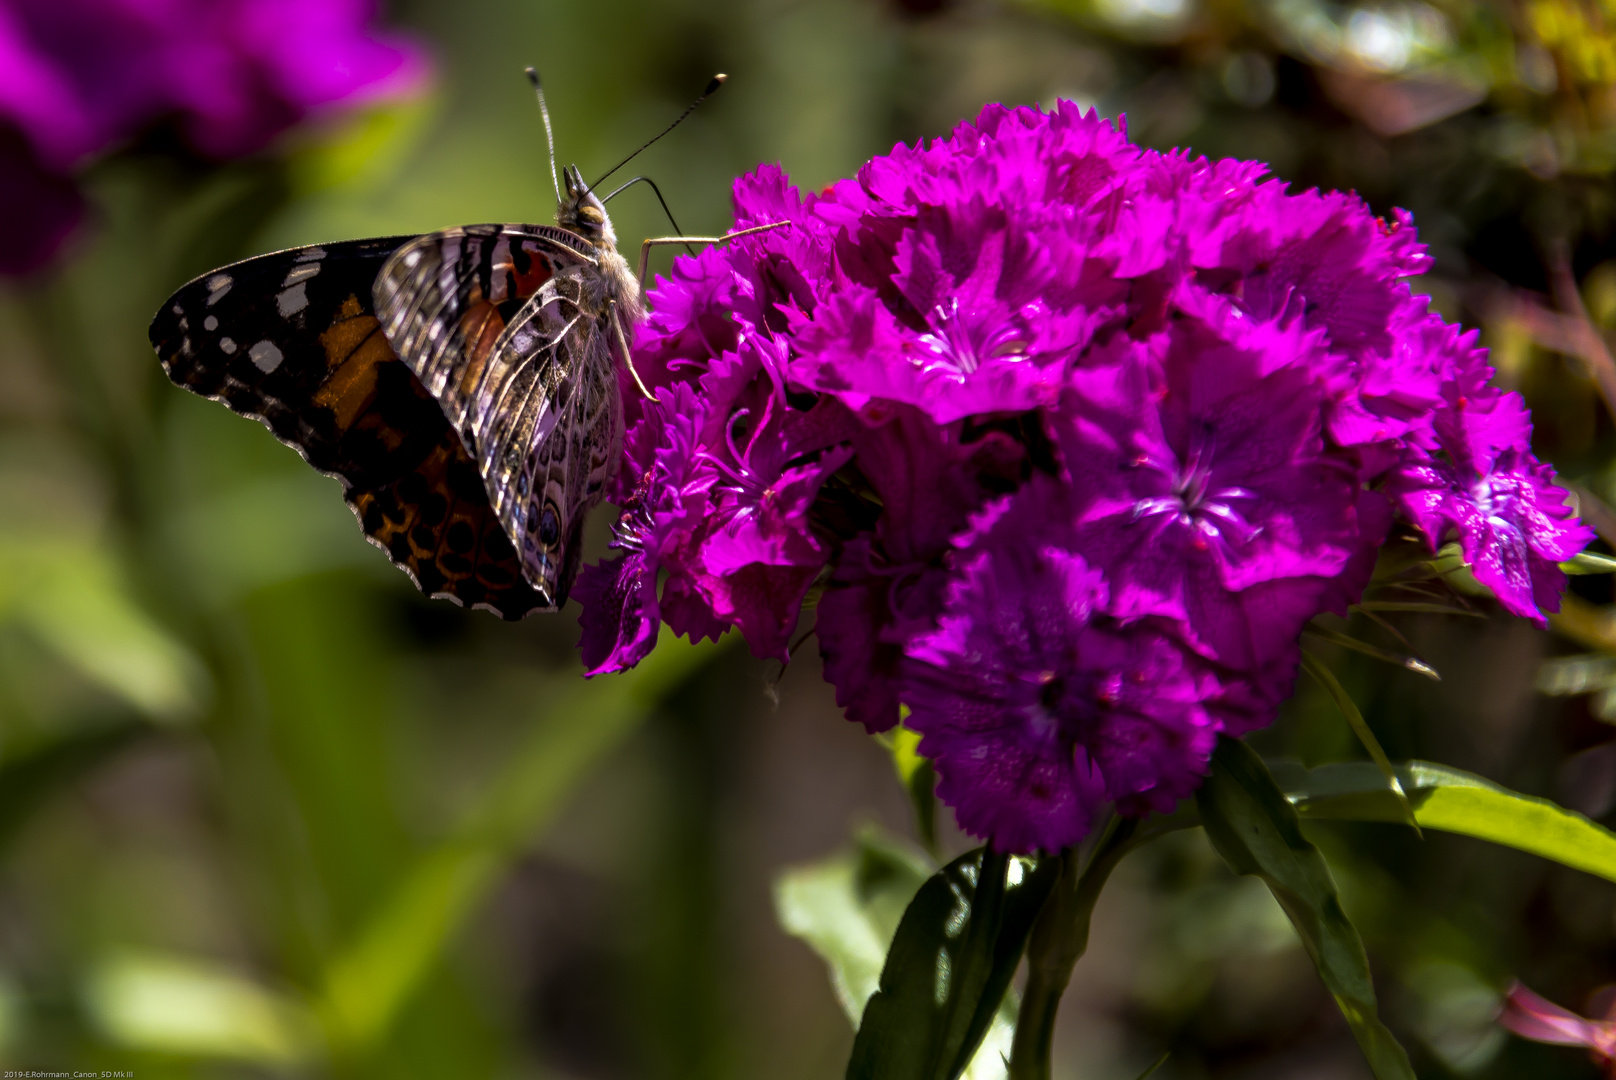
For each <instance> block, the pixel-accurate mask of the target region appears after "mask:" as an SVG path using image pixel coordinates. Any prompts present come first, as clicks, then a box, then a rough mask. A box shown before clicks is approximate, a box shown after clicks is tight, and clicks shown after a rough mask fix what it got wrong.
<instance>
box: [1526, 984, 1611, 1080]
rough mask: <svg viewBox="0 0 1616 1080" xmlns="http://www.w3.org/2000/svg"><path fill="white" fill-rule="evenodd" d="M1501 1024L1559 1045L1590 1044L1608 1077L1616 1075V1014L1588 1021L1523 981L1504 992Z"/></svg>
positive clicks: (1530, 1036)
mask: <svg viewBox="0 0 1616 1080" xmlns="http://www.w3.org/2000/svg"><path fill="white" fill-rule="evenodd" d="M1498 1023H1499V1025H1500V1026H1502V1027H1504V1028H1505V1029H1507V1030H1509V1031H1513V1032H1514V1033H1515V1034H1517V1035H1519V1036H1520V1037H1521V1038H1523V1039H1531V1040H1532V1041H1533V1042H1543V1043H1554V1044H1555V1045H1558V1046H1586V1047H1587V1048H1588V1050H1589V1052H1590V1054H1591V1056H1592V1057H1593V1058H1594V1059H1595V1060H1596V1061H1598V1062H1600V1064H1601V1065H1602V1066H1603V1068H1604V1073H1605V1075H1606V1076H1607V1077H1616V1017H1613V1016H1607V1017H1606V1018H1605V1019H1603V1020H1588V1019H1584V1018H1583V1017H1581V1016H1578V1015H1577V1014H1576V1013H1574V1012H1571V1011H1570V1010H1569V1009H1562V1008H1561V1007H1560V1006H1558V1005H1556V1004H1555V1003H1554V1002H1552V1001H1549V1000H1547V999H1546V998H1543V997H1539V996H1538V995H1537V994H1534V993H1533V992H1532V991H1530V990H1528V989H1527V988H1526V987H1525V986H1522V985H1521V984H1520V983H1518V982H1517V983H1513V984H1511V985H1510V988H1509V992H1508V993H1507V994H1505V995H1504V1004H1503V1010H1502V1011H1501V1012H1500V1013H1499V1014H1498Z"/></svg>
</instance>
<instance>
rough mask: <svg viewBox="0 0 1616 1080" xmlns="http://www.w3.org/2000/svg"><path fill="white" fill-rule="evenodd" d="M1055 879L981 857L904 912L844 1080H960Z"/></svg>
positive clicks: (928, 888) (951, 869)
mask: <svg viewBox="0 0 1616 1080" xmlns="http://www.w3.org/2000/svg"><path fill="white" fill-rule="evenodd" d="M1058 872H1059V860H1057V859H1044V860H1041V861H1040V862H1039V863H1036V864H1028V863H1026V862H1024V861H1022V860H1012V859H1011V858H1010V857H1009V856H1006V855H1002V854H998V853H995V852H992V851H986V850H984V849H980V848H979V849H977V850H976V851H972V852H969V853H967V854H965V855H962V856H960V857H959V858H958V859H955V860H954V861H953V862H951V863H949V864H948V865H947V866H945V867H943V869H941V870H939V871H938V872H937V873H936V874H934V875H933V876H932V877H931V878H930V879H929V880H928V881H927V882H926V883H925V884H924V885H922V886H921V887H920V891H919V892H918V893H916V894H915V898H914V900H913V901H911V902H910V904H909V907H908V908H907V909H906V910H905V911H904V914H903V919H902V921H901V922H900V923H899V924H898V932H897V934H896V935H895V936H894V938H893V941H892V948H891V949H890V950H889V951H888V953H887V958H886V964H885V965H884V966H883V967H882V969H881V981H880V986H879V989H878V990H877V991H876V993H875V994H874V995H873V996H872V997H871V998H870V1000H869V1003H868V1004H867V1005H865V1007H864V1017H863V1020H862V1021H861V1023H860V1024H859V1031H858V1035H857V1037H856V1038H855V1039H854V1041H853V1054H852V1058H851V1060H850V1061H849V1062H848V1065H847V1076H848V1080H954V1078H955V1077H958V1076H960V1075H961V1074H962V1073H963V1072H964V1071H965V1068H966V1066H967V1065H968V1064H969V1063H970V1061H971V1058H972V1056H973V1055H974V1054H975V1052H976V1048H977V1045H978V1044H979V1043H980V1042H981V1041H982V1037H983V1036H984V1035H985V1034H986V1033H987V1031H988V1028H989V1027H990V1026H991V1025H992V1023H993V1019H994V1016H995V1015H996V1014H997V1012H998V1010H999V1003H1000V1001H1001V1000H1002V999H1003V998H1004V995H1005V991H1006V990H1007V989H1009V986H1010V980H1011V978H1012V977H1013V976H1014V975H1015V971H1016V966H1017V965H1018V964H1019V963H1020V962H1021V954H1022V951H1023V950H1024V949H1025V948H1026V945H1027V935H1028V933H1029V932H1030V931H1031V930H1032V924H1033V920H1034V919H1035V918H1037V915H1038V911H1039V909H1040V908H1041V907H1042V906H1043V902H1044V900H1045V899H1047V897H1048V895H1049V890H1050V888H1051V887H1053V885H1054V882H1055V879H1056V876H1057V875H1058Z"/></svg>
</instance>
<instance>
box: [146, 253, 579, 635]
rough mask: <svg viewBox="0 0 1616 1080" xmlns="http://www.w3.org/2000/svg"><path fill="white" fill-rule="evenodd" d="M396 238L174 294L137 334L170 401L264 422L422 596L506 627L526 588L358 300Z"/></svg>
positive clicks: (471, 466)
mask: <svg viewBox="0 0 1616 1080" xmlns="http://www.w3.org/2000/svg"><path fill="white" fill-rule="evenodd" d="M411 239H412V238H411V237H390V238H383V239H376V240H356V241H349V242H346V243H340V244H327V245H324V246H321V247H307V248H299V249H295V250H291V251H284V252H278V253H275V254H272V255H264V256H261V257H259V258H256V259H250V260H247V261H246V262H242V263H237V264H235V265H233V266H228V267H225V268H223V269H221V270H216V271H214V272H213V273H211V274H206V275H204V276H202V277H200V278H197V279H196V280H195V281H193V282H191V283H190V284H188V285H186V286H184V287H183V288H181V289H180V290H179V291H177V292H176V293H175V294H174V295H173V296H172V297H170V298H169V300H168V301H167V302H166V303H165V304H164V305H163V307H162V309H161V310H160V311H159V312H158V314H157V317H156V318H155V319H154V320H153V321H152V325H151V332H150V333H151V341H152V345H153V347H154V348H155V349H156V350H157V353H158V356H159V357H160V358H161V359H162V362H163V368H164V370H165V371H166V372H167V373H168V376H169V378H170V379H172V380H173V381H174V382H175V383H177V384H178V385H180V386H182V387H185V388H186V389H188V390H191V391H193V392H195V393H198V394H201V395H203V396H206V397H210V398H213V399H215V400H218V401H221V402H223V403H224V404H225V405H227V406H229V407H230V408H231V409H233V410H235V411H236V412H238V413H241V414H243V415H245V416H250V417H253V418H254V419H257V420H260V421H261V422H263V423H264V424H265V425H266V426H267V427H269V429H270V430H271V431H273V432H274V433H275V435H276V437H278V438H279V439H280V440H281V441H282V442H285V443H287V444H288V445H290V446H292V447H294V448H296V449H297V450H298V451H299V452H300V453H301V454H302V455H303V457H304V458H305V459H307V460H308V462H309V464H311V465H313V466H314V467H315V468H317V469H319V470H321V471H322V472H325V473H328V474H330V475H332V476H335V477H337V478H338V479H339V480H341V481H342V483H343V487H344V497H345V498H346V499H347V501H348V503H349V504H350V506H352V507H353V509H354V511H355V513H356V514H357V515H358V517H359V520H360V523H361V525H362V527H363V528H364V531H365V534H366V535H367V536H368V537H369V538H370V539H371V540H372V542H374V543H376V544H377V545H378V546H379V547H381V548H382V549H383V550H385V551H386V552H387V553H388V555H389V557H390V558H391V559H392V560H393V562H395V563H397V564H398V565H399V566H401V567H403V568H404V569H405V570H406V571H407V572H408V573H409V574H410V575H411V577H412V578H413V579H414V580H415V582H416V584H417V585H419V586H420V588H421V589H422V591H424V592H426V593H428V594H429V595H434V596H447V597H449V598H451V599H454V600H456V601H458V602H460V603H463V604H468V605H474V606H479V607H486V608H488V609H490V610H492V611H494V612H496V613H497V614H499V615H501V616H503V617H505V618H519V617H521V616H522V615H525V614H527V613H528V612H529V611H533V610H535V609H542V608H547V607H549V606H551V605H550V604H549V602H548V598H547V597H546V596H544V595H543V594H542V593H541V592H540V591H539V590H536V589H534V588H533V587H532V586H530V585H529V584H528V583H527V581H526V580H525V578H524V576H523V574H522V570H521V563H520V560H519V557H518V555H517V553H516V551H515V549H514V548H513V547H512V545H511V543H510V541H509V539H508V538H507V536H506V534H505V532H504V529H503V527H502V526H501V524H500V521H499V518H498V517H497V515H496V514H495V513H494V510H493V508H492V506H490V505H489V502H488V498H487V494H486V491H485V488H484V486H483V483H482V478H481V475H480V472H479V470H478V467H477V464H476V462H475V461H473V459H472V458H471V455H470V454H469V453H468V452H467V450H466V448H465V446H464V445H463V443H462V440H461V438H460V435H459V434H458V432H457V431H456V428H455V427H454V426H453V425H451V424H450V422H449V420H448V419H447V418H446V417H445V415H444V411H443V410H442V409H441V408H440V407H439V405H438V402H437V401H436V399H435V398H434V397H433V395H432V394H430V393H428V392H427V390H426V388H425V387H424V386H422V384H421V381H420V380H419V379H418V378H416V376H415V374H414V373H413V372H412V371H411V370H410V369H409V367H407V366H406V365H405V364H403V363H402V362H400V361H399V359H398V357H397V355H396V354H395V353H394V351H393V350H392V348H391V347H390V346H389V344H388V342H387V339H386V336H385V335H384V334H383V333H382V330H381V326H380V324H379V322H378V320H377V318H376V314H375V310H374V306H373V301H372V286H373V284H374V282H375V279H376V275H377V273H378V272H379V271H380V269H381V267H382V266H383V264H384V263H385V262H386V260H387V259H388V257H389V256H390V255H391V254H392V253H393V252H394V251H396V250H398V249H399V248H400V247H401V246H403V245H404V244H406V243H407V242H409V241H410V240H411Z"/></svg>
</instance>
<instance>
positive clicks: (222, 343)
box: [219, 337, 236, 356]
mask: <svg viewBox="0 0 1616 1080" xmlns="http://www.w3.org/2000/svg"><path fill="white" fill-rule="evenodd" d="M219 348H221V349H223V350H224V354H225V355H226V356H232V355H234V354H235V351H236V343H235V342H234V341H232V340H231V339H229V338H227V337H222V338H220V339H219Z"/></svg>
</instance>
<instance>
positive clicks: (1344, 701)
mask: <svg viewBox="0 0 1616 1080" xmlns="http://www.w3.org/2000/svg"><path fill="white" fill-rule="evenodd" d="M1302 666H1303V667H1304V668H1306V669H1307V673H1308V674H1309V675H1311V676H1313V677H1314V678H1315V679H1317V680H1318V681H1319V685H1321V686H1323V687H1324V689H1325V690H1326V691H1327V692H1328V693H1329V695H1330V696H1331V697H1332V698H1334V699H1335V704H1336V707H1337V708H1339V709H1340V710H1341V713H1342V715H1343V716H1345V717H1346V718H1347V724H1348V725H1349V726H1350V727H1351V728H1352V733H1353V734H1354V735H1356V736H1358V741H1359V742H1360V743H1362V744H1363V748H1364V749H1365V750H1367V751H1368V752H1369V757H1370V759H1371V760H1372V761H1374V763H1375V768H1377V769H1379V770H1380V775H1381V776H1383V777H1385V778H1386V786H1387V787H1389V788H1390V789H1391V790H1392V791H1393V792H1394V793H1395V794H1396V796H1397V798H1398V799H1400V800H1401V801H1402V806H1403V821H1404V822H1405V823H1406V824H1409V825H1412V826H1414V831H1415V832H1419V831H1420V826H1419V822H1417V821H1416V820H1415V819H1414V809H1413V807H1411V806H1409V805H1408V797H1407V796H1406V795H1404V793H1403V785H1402V781H1401V780H1399V779H1398V778H1397V770H1395V769H1393V768H1392V763H1391V759H1390V758H1388V757H1387V756H1386V751H1385V750H1383V749H1381V746H1380V740H1379V739H1377V738H1375V733H1374V732H1373V731H1371V730H1369V724H1368V723H1367V722H1366V721H1365V720H1364V718H1363V713H1361V712H1359V711H1358V705H1357V703H1356V702H1354V701H1353V700H1352V695H1351V694H1349V693H1347V688H1346V687H1344V686H1342V685H1341V681H1340V680H1339V679H1337V678H1336V677H1335V672H1333V671H1331V670H1330V669H1329V668H1327V667H1325V666H1324V664H1323V663H1322V662H1321V661H1320V660H1319V658H1318V657H1316V656H1314V655H1313V654H1312V653H1310V652H1307V651H1306V650H1304V651H1303V652H1302Z"/></svg>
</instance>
